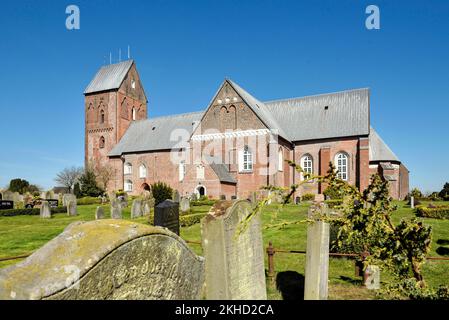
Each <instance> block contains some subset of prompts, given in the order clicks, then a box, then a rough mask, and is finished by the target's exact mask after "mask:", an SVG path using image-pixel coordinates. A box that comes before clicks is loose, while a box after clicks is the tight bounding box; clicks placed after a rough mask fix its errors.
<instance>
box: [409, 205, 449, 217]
mask: <svg viewBox="0 0 449 320" xmlns="http://www.w3.org/2000/svg"><path fill="white" fill-rule="evenodd" d="M416 216H418V217H423V218H433V219H449V206H439V207H435V208H426V207H424V206H418V207H416Z"/></svg>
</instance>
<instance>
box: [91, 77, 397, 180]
mask: <svg viewBox="0 0 449 320" xmlns="http://www.w3.org/2000/svg"><path fill="white" fill-rule="evenodd" d="M100 71H101V70H100ZM226 81H228V82H229V83H230V85H231V86H232V87H233V88H234V90H235V91H236V92H237V93H238V94H239V95H240V96H241V97H242V99H243V100H244V101H245V102H246V103H247V104H248V105H249V107H250V108H251V109H252V110H254V112H255V113H256V115H257V116H258V117H259V118H260V120H261V121H262V122H263V123H264V124H265V125H266V126H267V127H268V128H269V129H279V135H280V136H282V137H284V138H286V139H287V140H288V141H291V142H294V141H304V140H315V139H326V138H338V137H348V136H369V142H370V149H369V153H370V161H399V159H398V157H397V156H396V155H395V154H394V153H393V152H392V151H391V149H390V148H389V147H388V145H387V144H386V143H385V142H384V141H383V140H382V139H381V138H380V136H379V134H378V133H377V132H376V131H375V130H374V129H373V128H372V127H370V125H369V89H367V88H362V89H354V90H347V91H341V92H336V93H329V94H322V95H315V96H307V97H302V98H292V99H284V100H274V101H268V102H261V101H259V100H258V99H256V98H254V97H253V96H252V95H251V94H249V93H248V92H247V91H245V90H244V89H243V88H241V87H240V86H239V85H237V84H236V83H235V82H233V81H231V80H226ZM326 107H327V108H326ZM204 113H205V112H204V111H200V112H192V113H185V114H178V115H172V116H164V117H158V118H152V119H146V120H140V121H134V122H132V124H131V126H130V127H129V129H128V130H127V131H126V133H125V135H124V136H123V137H122V139H121V140H120V142H119V143H118V144H117V145H116V146H115V147H114V148H113V149H112V150H111V152H110V153H109V156H120V155H121V154H123V153H134V152H143V151H151V150H168V149H172V148H173V147H174V146H176V145H177V144H178V143H179V138H178V140H176V139H175V140H171V139H170V135H171V133H172V131H173V130H175V129H184V130H185V132H186V133H188V134H189V137H190V136H191V134H192V133H193V131H194V129H195V128H196V126H197V125H198V124H199V122H200V121H201V119H202V117H203V115H204ZM153 128H154V129H153ZM213 170H214V171H215V172H216V173H217V175H218V176H219V177H220V179H223V181H225V182H233V181H234V178H233V177H232V176H231V175H230V174H229V172H228V171H227V167H226V165H224V167H222V166H220V165H215V167H214V168H213ZM226 172H227V173H226Z"/></svg>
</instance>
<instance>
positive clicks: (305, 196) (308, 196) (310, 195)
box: [301, 193, 315, 201]
mask: <svg viewBox="0 0 449 320" xmlns="http://www.w3.org/2000/svg"><path fill="white" fill-rule="evenodd" d="M314 199H315V195H314V194H313V193H305V194H303V195H302V197H301V201H313V200H314Z"/></svg>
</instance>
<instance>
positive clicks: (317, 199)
mask: <svg viewBox="0 0 449 320" xmlns="http://www.w3.org/2000/svg"><path fill="white" fill-rule="evenodd" d="M313 202H315V203H320V202H324V194H316V195H315V199H314V201H313Z"/></svg>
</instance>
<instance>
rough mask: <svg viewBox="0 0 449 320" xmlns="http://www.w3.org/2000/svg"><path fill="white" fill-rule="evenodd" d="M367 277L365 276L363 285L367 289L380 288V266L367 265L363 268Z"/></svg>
mask: <svg viewBox="0 0 449 320" xmlns="http://www.w3.org/2000/svg"><path fill="white" fill-rule="evenodd" d="M365 272H366V274H367V277H366V278H365V281H364V285H365V286H366V288H367V289H368V290H379V289H380V268H379V266H374V265H369V266H368V267H366V270H365Z"/></svg>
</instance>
